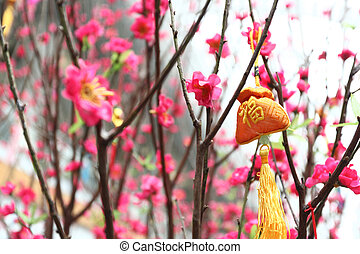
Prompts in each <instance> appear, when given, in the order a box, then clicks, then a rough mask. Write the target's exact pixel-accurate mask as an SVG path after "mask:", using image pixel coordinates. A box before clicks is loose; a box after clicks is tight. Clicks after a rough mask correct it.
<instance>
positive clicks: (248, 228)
mask: <svg viewBox="0 0 360 254" xmlns="http://www.w3.org/2000/svg"><path fill="white" fill-rule="evenodd" d="M257 224H258V220H257V218H256V219H251V220H248V221H247V222H246V223H245V225H244V229H245V232H246V233H248V234H250V233H251V229H252V227H253V226H254V225H255V226H257Z"/></svg>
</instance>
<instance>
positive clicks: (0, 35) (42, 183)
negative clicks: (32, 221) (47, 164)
mask: <svg viewBox="0 0 360 254" xmlns="http://www.w3.org/2000/svg"><path fill="white" fill-rule="evenodd" d="M0 44H1V47H2V51H3V57H4V59H5V63H6V68H7V73H8V79H9V85H10V90H11V92H12V94H13V97H14V102H15V105H16V109H17V112H18V115H19V118H20V122H21V127H22V129H23V134H24V138H25V141H26V144H27V147H28V149H29V153H30V157H31V161H32V164H33V167H34V170H35V173H36V175H37V177H38V179H39V183H40V186H41V191H42V193H43V195H44V196H45V199H46V201H47V203H48V206H49V213H50V216H51V217H52V219H53V221H54V222H55V224H56V227H57V231H58V233H59V235H60V237H61V238H68V237H67V235H66V234H65V233H64V230H63V227H62V225H61V222H60V219H59V216H58V214H57V212H56V208H55V205H54V202H53V200H52V199H51V197H50V194H49V191H48V188H47V184H46V182H45V179H44V176H43V175H42V172H41V169H40V165H39V162H38V160H37V158H36V153H35V150H34V147H33V145H32V143H31V140H30V136H29V133H28V129H27V125H26V120H25V115H24V111H25V105H24V104H23V103H22V102H21V100H20V98H19V96H18V91H17V87H16V82H15V77H14V72H13V68H12V65H11V61H10V54H9V50H8V44H7V43H6V42H5V39H4V34H3V27H2V25H0Z"/></svg>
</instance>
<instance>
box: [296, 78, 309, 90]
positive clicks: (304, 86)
mask: <svg viewBox="0 0 360 254" xmlns="http://www.w3.org/2000/svg"><path fill="white" fill-rule="evenodd" d="M296 87H297V88H298V89H299V90H300V92H302V93H304V92H305V93H307V91H308V90H309V88H310V85H309V84H308V83H307V82H306V81H304V80H302V79H300V80H299V82H298V83H297V85H296Z"/></svg>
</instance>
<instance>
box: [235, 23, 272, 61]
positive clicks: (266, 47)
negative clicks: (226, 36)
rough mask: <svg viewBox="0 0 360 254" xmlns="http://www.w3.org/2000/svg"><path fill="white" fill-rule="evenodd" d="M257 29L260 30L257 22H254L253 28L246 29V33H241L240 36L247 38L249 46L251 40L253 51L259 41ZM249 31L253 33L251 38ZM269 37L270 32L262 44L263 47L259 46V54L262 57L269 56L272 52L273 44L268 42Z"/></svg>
mask: <svg viewBox="0 0 360 254" xmlns="http://www.w3.org/2000/svg"><path fill="white" fill-rule="evenodd" d="M259 28H260V24H259V23H258V22H254V28H253V29H252V28H250V27H248V31H247V32H242V33H241V34H242V35H243V36H246V37H248V44H249V45H251V44H250V43H251V40H253V45H254V49H255V48H256V45H257V41H258V40H259V39H260V36H259V35H260V34H259ZM250 31H253V36H252V37H253V38H250ZM270 37H271V33H270V31H268V34H267V37H266V39H265V41H264V43H263V45H262V46H261V50H260V54H261V55H263V56H269V55H270V54H271V52H272V51H273V49H274V48H275V46H276V45H275V44H273V43H271V42H270V41H269V40H270Z"/></svg>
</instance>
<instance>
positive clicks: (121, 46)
mask: <svg viewBox="0 0 360 254" xmlns="http://www.w3.org/2000/svg"><path fill="white" fill-rule="evenodd" d="M104 47H105V49H106V50H108V51H111V52H116V53H118V54H121V53H122V52H124V51H126V50H128V49H130V48H131V47H132V43H131V42H129V41H128V40H126V39H123V38H119V37H112V38H110V41H109V42H108V43H106V44H105V46H104Z"/></svg>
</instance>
